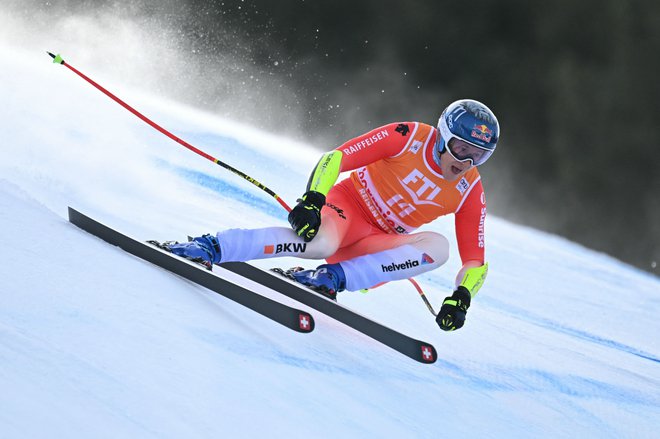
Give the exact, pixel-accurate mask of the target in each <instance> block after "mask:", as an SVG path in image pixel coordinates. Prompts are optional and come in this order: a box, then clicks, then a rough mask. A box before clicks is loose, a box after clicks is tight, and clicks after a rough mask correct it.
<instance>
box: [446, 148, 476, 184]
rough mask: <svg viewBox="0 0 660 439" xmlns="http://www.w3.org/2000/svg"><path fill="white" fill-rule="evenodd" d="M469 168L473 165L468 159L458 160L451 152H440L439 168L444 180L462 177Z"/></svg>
mask: <svg viewBox="0 0 660 439" xmlns="http://www.w3.org/2000/svg"><path fill="white" fill-rule="evenodd" d="M471 168H473V166H472V162H470V160H466V161H464V162H459V161H458V160H456V159H455V158H454V157H453V156H452V155H451V154H448V153H447V150H445V151H444V152H443V153H442V154H441V159H440V170H442V176H443V177H444V178H445V180H448V181H454V180H456V179H458V178H459V177H462V176H463V174H465V173H466V172H467V171H468V170H469V169H471Z"/></svg>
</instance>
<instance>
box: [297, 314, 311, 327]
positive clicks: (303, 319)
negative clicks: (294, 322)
mask: <svg viewBox="0 0 660 439" xmlns="http://www.w3.org/2000/svg"><path fill="white" fill-rule="evenodd" d="M298 323H299V324H300V329H302V330H304V331H309V329H310V325H311V324H310V322H309V316H307V314H299V315H298Z"/></svg>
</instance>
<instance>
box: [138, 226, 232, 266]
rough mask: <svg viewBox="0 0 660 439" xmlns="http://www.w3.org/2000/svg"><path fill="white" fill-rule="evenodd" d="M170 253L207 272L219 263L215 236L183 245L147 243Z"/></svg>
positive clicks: (198, 238) (195, 239) (206, 236)
mask: <svg viewBox="0 0 660 439" xmlns="http://www.w3.org/2000/svg"><path fill="white" fill-rule="evenodd" d="M147 242H148V243H149V244H153V245H155V246H156V247H159V248H161V249H163V250H165V251H168V252H170V253H174V254H175V255H177V256H181V257H183V258H186V259H188V260H189V261H192V262H195V263H197V264H200V265H202V266H204V268H206V269H207V270H213V264H217V263H218V262H220V245H219V244H218V240H217V239H216V237H215V236H213V235H209V234H208V233H207V234H206V235H202V236H199V237H197V238H192V239H190V241H188V242H185V243H179V242H177V241H165V242H163V243H162V244H161V243H159V242H158V241H147Z"/></svg>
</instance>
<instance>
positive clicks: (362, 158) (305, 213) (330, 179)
mask: <svg viewBox="0 0 660 439" xmlns="http://www.w3.org/2000/svg"><path fill="white" fill-rule="evenodd" d="M410 125H412V124H411V123H408V124H404V123H392V124H389V125H385V126H382V127H380V128H376V129H375V130H372V131H369V132H368V133H365V134H363V135H361V136H359V137H356V138H354V139H351V140H349V141H348V142H346V143H344V144H343V145H341V146H340V147H338V148H337V149H335V150H334V151H330V152H326V153H325V154H323V156H321V159H320V160H319V162H318V163H317V164H316V166H315V167H314V170H313V171H312V174H311V175H310V177H309V181H308V182H307V188H306V190H305V193H304V194H303V196H302V197H301V198H300V200H298V204H297V205H296V207H294V208H293V210H292V211H291V213H289V223H290V224H291V227H292V228H293V230H294V231H295V232H296V234H297V235H298V236H300V237H302V238H303V239H304V240H305V241H306V242H309V241H311V240H312V239H314V237H315V236H316V234H317V233H318V230H319V227H320V226H321V209H322V208H323V206H324V205H325V197H326V196H327V195H328V192H330V189H332V186H334V184H335V183H336V182H337V178H339V173H340V172H342V171H350V170H352V169H356V168H358V167H360V166H364V165H366V164H369V163H372V162H375V161H377V160H380V159H383V158H386V157H391V156H394V155H397V154H398V153H400V152H401V151H402V150H403V148H405V146H406V144H407V143H408V139H409V137H410V135H411V134H410Z"/></svg>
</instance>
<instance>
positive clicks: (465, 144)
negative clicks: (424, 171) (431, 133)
mask: <svg viewBox="0 0 660 439" xmlns="http://www.w3.org/2000/svg"><path fill="white" fill-rule="evenodd" d="M438 131H439V135H438V138H437V140H436V144H435V149H434V152H435V155H436V157H437V158H438V159H439V158H440V154H441V153H443V152H444V151H445V150H447V151H449V153H450V154H451V155H452V157H454V158H455V159H456V160H458V161H461V162H464V161H466V160H470V162H472V164H473V165H474V166H479V165H481V164H483V163H484V162H485V161H486V160H488V158H489V157H490V156H491V155H492V154H493V151H495V147H496V146H497V140H498V138H499V137H500V124H499V122H498V121H497V118H496V117H495V114H493V112H492V111H490V109H489V108H488V107H487V106H485V105H484V104H482V103H481V102H478V101H474V100H472V99H461V100H459V101H456V102H453V103H451V104H449V106H448V107H447V108H445V110H444V111H443V112H442V115H440V119H439V120H438ZM456 139H457V140H458V141H457V140H456ZM461 141H462V142H461Z"/></svg>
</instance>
